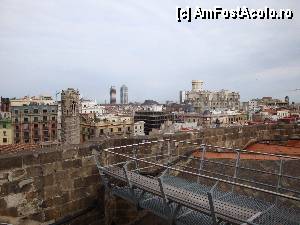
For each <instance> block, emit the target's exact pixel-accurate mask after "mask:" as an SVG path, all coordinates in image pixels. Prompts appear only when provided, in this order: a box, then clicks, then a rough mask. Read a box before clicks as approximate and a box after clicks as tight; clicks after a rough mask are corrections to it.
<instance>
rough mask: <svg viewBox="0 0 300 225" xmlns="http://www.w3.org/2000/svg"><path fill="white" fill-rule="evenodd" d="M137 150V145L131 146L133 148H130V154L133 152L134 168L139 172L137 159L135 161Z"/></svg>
mask: <svg viewBox="0 0 300 225" xmlns="http://www.w3.org/2000/svg"><path fill="white" fill-rule="evenodd" d="M137 151H138V149H137V147H136V146H133V148H132V154H133V157H134V158H135V160H134V164H135V169H136V171H137V172H138V173H139V172H140V169H139V164H138V161H137Z"/></svg>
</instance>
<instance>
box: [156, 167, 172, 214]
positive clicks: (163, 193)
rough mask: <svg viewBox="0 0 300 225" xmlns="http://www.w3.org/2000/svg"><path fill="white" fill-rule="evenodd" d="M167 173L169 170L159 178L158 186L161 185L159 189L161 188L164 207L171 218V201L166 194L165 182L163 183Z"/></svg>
mask: <svg viewBox="0 0 300 225" xmlns="http://www.w3.org/2000/svg"><path fill="white" fill-rule="evenodd" d="M166 172H167V170H165V171H164V172H163V174H162V175H161V176H159V177H158V178H157V180H158V184H159V188H160V192H161V195H162V199H163V203H164V206H165V207H166V208H167V213H168V216H170V215H171V209H170V206H169V200H168V198H167V196H166V194H165V190H164V182H163V177H164V175H165V173H166Z"/></svg>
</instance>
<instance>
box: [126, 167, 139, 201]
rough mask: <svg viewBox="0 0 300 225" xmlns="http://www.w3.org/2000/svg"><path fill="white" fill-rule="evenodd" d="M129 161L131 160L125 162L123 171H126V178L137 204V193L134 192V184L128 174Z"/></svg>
mask: <svg viewBox="0 0 300 225" xmlns="http://www.w3.org/2000/svg"><path fill="white" fill-rule="evenodd" d="M129 163H130V161H128V162H126V163H125V165H124V166H123V171H124V175H125V179H126V181H127V183H128V187H129V191H130V194H131V196H132V198H133V200H134V202H135V203H136V204H137V199H136V197H135V194H134V190H133V186H132V183H131V181H130V178H129V175H128V164H129Z"/></svg>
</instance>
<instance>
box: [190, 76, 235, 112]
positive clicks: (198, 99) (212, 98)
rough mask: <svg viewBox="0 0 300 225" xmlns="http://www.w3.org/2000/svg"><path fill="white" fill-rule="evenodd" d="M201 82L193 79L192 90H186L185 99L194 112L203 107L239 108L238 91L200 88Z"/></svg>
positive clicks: (199, 110) (203, 108)
mask: <svg viewBox="0 0 300 225" xmlns="http://www.w3.org/2000/svg"><path fill="white" fill-rule="evenodd" d="M202 85H203V82H202V81H197V80H193V81H192V90H191V91H186V93H185V95H186V96H185V99H186V100H185V101H186V102H189V103H192V105H193V106H194V108H195V111H196V112H199V113H200V112H203V111H204V110H205V109H232V110H238V109H239V108H240V93H239V92H233V91H228V90H220V91H207V90H203V89H202Z"/></svg>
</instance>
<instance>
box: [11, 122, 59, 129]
mask: <svg viewBox="0 0 300 225" xmlns="http://www.w3.org/2000/svg"><path fill="white" fill-rule="evenodd" d="M22 127H23V129H27V130H28V129H29V124H23V126H22ZM39 127H40V126H39V124H37V123H35V124H33V128H39ZM20 128H21V126H19V125H16V126H15V130H20ZM51 128H56V124H55V123H53V124H51ZM43 129H44V130H45V129H49V126H48V124H45V123H43Z"/></svg>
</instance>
